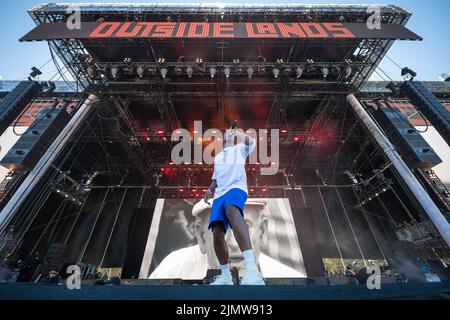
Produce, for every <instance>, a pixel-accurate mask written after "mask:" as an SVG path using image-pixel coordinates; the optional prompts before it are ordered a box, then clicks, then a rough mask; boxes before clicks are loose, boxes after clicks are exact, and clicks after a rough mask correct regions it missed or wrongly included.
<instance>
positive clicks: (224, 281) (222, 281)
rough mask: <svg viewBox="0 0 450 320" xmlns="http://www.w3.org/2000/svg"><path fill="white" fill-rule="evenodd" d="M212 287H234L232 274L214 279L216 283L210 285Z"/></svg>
mask: <svg viewBox="0 0 450 320" xmlns="http://www.w3.org/2000/svg"><path fill="white" fill-rule="evenodd" d="M209 285H210V286H231V285H233V278H232V277H231V274H229V275H225V274H221V275H218V276H215V277H214V281H213V282H211V283H210V284H209Z"/></svg>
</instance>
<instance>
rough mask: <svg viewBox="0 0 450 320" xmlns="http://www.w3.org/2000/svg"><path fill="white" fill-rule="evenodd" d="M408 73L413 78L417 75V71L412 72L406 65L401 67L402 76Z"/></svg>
mask: <svg viewBox="0 0 450 320" xmlns="http://www.w3.org/2000/svg"><path fill="white" fill-rule="evenodd" d="M406 75H409V76H410V77H411V79H413V78H415V77H416V76H417V73H416V72H414V71H413V70H411V69H410V68H408V67H405V68H403V69H402V77H404V76H406Z"/></svg>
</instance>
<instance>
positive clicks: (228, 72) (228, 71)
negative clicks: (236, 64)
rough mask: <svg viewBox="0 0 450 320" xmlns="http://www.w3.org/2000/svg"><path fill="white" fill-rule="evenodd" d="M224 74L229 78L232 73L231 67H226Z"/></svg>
mask: <svg viewBox="0 0 450 320" xmlns="http://www.w3.org/2000/svg"><path fill="white" fill-rule="evenodd" d="M223 73H224V74H225V77H227V78H229V77H230V73H231V69H230V67H225V69H223Z"/></svg>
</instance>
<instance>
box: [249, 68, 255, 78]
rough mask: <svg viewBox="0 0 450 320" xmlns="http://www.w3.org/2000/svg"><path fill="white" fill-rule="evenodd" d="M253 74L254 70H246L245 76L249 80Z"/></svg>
mask: <svg viewBox="0 0 450 320" xmlns="http://www.w3.org/2000/svg"><path fill="white" fill-rule="evenodd" d="M253 72H254V70H253V68H252V67H248V68H247V76H248V78H249V79H250V78H251V77H252V76H253Z"/></svg>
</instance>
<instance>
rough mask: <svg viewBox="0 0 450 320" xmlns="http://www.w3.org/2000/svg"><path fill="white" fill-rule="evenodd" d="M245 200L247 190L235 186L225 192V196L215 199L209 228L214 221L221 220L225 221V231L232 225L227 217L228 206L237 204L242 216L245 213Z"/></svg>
mask: <svg viewBox="0 0 450 320" xmlns="http://www.w3.org/2000/svg"><path fill="white" fill-rule="evenodd" d="M245 201H247V193H245V191H243V190H241V189H238V188H234V189H231V190H229V191H228V192H227V193H225V194H224V195H223V196H220V197H219V198H217V199H214V201H213V205H212V209H211V216H210V217H209V226H208V229H210V228H211V226H212V223H213V222H214V221H221V222H222V223H223V227H224V228H225V232H226V231H227V229H228V226H230V221H228V218H227V214H226V211H227V207H228V206H235V207H236V208H238V209H239V211H240V212H241V214H242V216H243V215H244V206H245Z"/></svg>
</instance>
